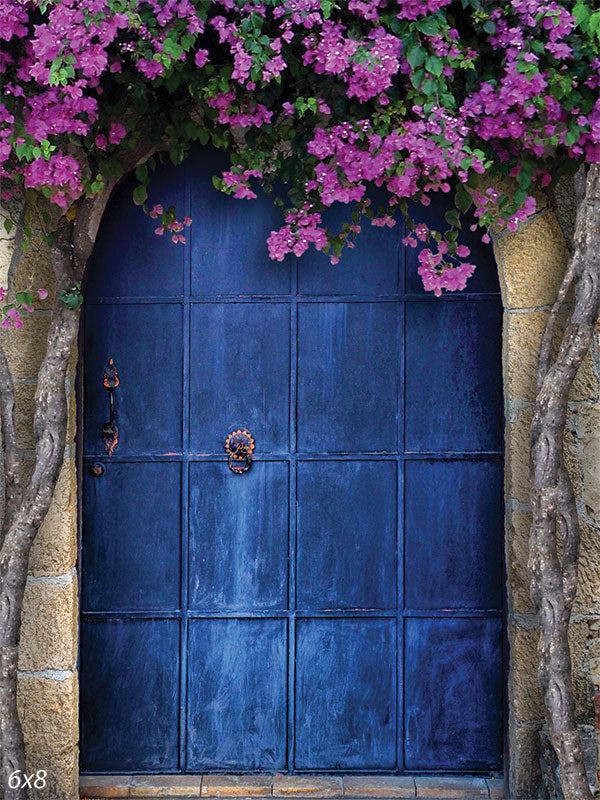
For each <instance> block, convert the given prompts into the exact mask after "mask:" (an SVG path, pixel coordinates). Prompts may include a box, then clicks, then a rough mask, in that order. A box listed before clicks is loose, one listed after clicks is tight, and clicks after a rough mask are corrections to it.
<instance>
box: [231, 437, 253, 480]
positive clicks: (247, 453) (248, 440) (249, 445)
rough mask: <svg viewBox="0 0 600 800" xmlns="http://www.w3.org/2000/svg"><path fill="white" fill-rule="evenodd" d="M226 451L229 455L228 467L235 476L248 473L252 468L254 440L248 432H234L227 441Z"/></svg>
mask: <svg viewBox="0 0 600 800" xmlns="http://www.w3.org/2000/svg"><path fill="white" fill-rule="evenodd" d="M225 450H226V451H227V453H228V454H229V455H228V456H227V466H228V467H229V469H230V470H231V471H232V472H233V473H234V474H235V475H241V474H242V473H244V472H248V470H249V469H250V467H251V466H252V453H253V452H254V439H253V438H252V436H250V433H249V432H248V431H247V430H243V431H242V430H238V431H232V432H231V433H230V434H229V436H228V437H227V439H226V440H225ZM238 462H241V463H238Z"/></svg>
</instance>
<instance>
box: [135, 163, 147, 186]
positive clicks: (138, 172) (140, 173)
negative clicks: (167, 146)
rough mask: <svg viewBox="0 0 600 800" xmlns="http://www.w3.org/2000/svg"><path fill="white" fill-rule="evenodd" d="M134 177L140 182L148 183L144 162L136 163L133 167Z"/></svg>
mask: <svg viewBox="0 0 600 800" xmlns="http://www.w3.org/2000/svg"><path fill="white" fill-rule="evenodd" d="M135 177H136V178H137V179H138V181H139V182H140V183H148V167H147V166H146V165H145V164H138V166H137V167H136V168H135Z"/></svg>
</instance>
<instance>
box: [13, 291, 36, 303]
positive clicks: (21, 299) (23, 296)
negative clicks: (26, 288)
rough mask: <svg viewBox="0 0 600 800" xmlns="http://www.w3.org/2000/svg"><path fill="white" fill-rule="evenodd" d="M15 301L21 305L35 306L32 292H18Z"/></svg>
mask: <svg viewBox="0 0 600 800" xmlns="http://www.w3.org/2000/svg"><path fill="white" fill-rule="evenodd" d="M15 300H16V301H17V303H21V305H26V306H32V305H33V295H32V294H31V293H30V292H17V293H16V295H15Z"/></svg>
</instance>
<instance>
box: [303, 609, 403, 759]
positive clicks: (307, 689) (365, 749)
mask: <svg viewBox="0 0 600 800" xmlns="http://www.w3.org/2000/svg"><path fill="white" fill-rule="evenodd" d="M395 628H396V626H395V622H394V620H391V619H365V618H359V619H342V618H337V619H335V618H333V619H300V620H298V622H297V630H296V640H297V644H296V670H297V671H296V766H297V767H298V769H326V770H337V769H350V770H352V769H381V770H389V769H393V767H394V764H395V763H396V744H395V743H396V723H395V672H396V665H395V653H396V646H395ZM375 665H377V668H376V669H374V666H375Z"/></svg>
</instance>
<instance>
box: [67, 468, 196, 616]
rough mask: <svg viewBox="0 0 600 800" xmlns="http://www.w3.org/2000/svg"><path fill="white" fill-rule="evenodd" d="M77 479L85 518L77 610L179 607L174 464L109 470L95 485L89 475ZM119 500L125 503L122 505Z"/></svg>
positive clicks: (176, 475)
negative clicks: (79, 607)
mask: <svg viewBox="0 0 600 800" xmlns="http://www.w3.org/2000/svg"><path fill="white" fill-rule="evenodd" d="M83 480H84V492H85V497H86V515H87V516H86V523H87V524H86V534H87V535H86V536H85V538H84V541H83V558H84V560H85V564H86V570H87V572H86V580H85V581H84V582H83V605H84V608H86V609H87V610H89V611H127V610H131V611H159V610H175V609H177V608H179V605H180V585H181V500H180V498H181V464H172V463H164V462H163V463H146V464H144V463H141V464H140V463H116V464H111V465H110V469H107V471H106V473H105V475H104V476H103V480H97V479H96V478H93V477H92V476H91V475H90V474H89V472H88V473H87V474H85V475H84V479H83ZM124 497H126V498H130V502H127V503H123V502H122V499H123V498H124ZM142 497H143V502H140V500H141V498H142Z"/></svg>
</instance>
